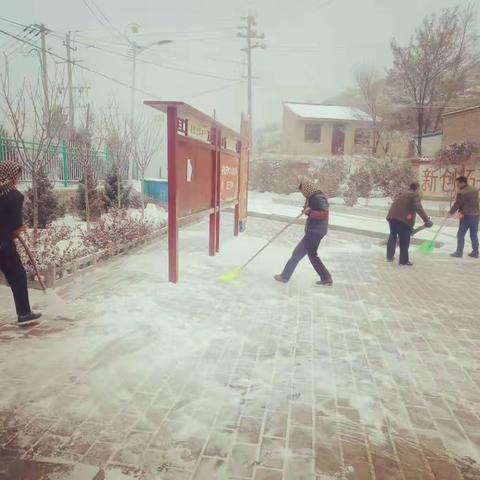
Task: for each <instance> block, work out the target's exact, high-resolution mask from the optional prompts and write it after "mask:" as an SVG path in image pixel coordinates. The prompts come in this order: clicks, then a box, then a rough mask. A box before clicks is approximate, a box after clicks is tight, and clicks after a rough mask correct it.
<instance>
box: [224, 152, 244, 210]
mask: <svg viewBox="0 0 480 480" xmlns="http://www.w3.org/2000/svg"><path fill="white" fill-rule="evenodd" d="M239 168H240V159H239V157H238V156H237V155H235V156H234V155H230V154H227V153H224V152H222V153H221V157H220V200H221V201H222V202H228V201H234V200H236V199H238V183H239V172H240V170H239Z"/></svg>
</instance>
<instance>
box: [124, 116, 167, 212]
mask: <svg viewBox="0 0 480 480" xmlns="http://www.w3.org/2000/svg"><path fill="white" fill-rule="evenodd" d="M160 120H161V119H160V117H158V118H157V121H156V122H154V121H148V120H146V119H145V118H141V119H140V120H138V121H137V122H136V123H135V125H134V131H133V139H132V141H133V148H132V156H133V161H134V162H135V165H136V166H137V168H138V170H139V172H140V181H141V192H142V218H143V216H144V212H145V198H144V196H145V195H144V194H145V188H144V183H145V182H144V180H145V172H146V170H147V168H148V166H149V165H150V163H151V161H152V159H153V157H154V156H155V154H157V153H158V152H159V150H160V148H161V146H162V145H163V140H164V139H163V128H162V124H161V122H160Z"/></svg>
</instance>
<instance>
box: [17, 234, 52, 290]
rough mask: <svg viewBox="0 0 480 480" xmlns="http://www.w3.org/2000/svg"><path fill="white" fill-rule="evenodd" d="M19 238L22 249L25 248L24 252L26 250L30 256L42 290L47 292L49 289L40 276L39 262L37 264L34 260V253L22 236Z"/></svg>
mask: <svg viewBox="0 0 480 480" xmlns="http://www.w3.org/2000/svg"><path fill="white" fill-rule="evenodd" d="M17 238H18V241H19V242H20V243H21V244H22V247H23V248H24V250H25V252H26V254H27V256H28V258H29V260H30V263H31V264H32V267H33V269H34V270H35V274H36V275H37V278H38V281H39V283H40V286H41V287H42V290H43V291H44V292H46V291H47V287H46V286H45V283H44V282H43V280H42V277H41V276H40V272H39V271H38V266H37V262H35V260H34V259H33V255H32V252H31V251H30V249H29V248H28V245H27V244H26V243H25V240H24V239H23V238H22V237H21V236H20V235H19V236H18V237H17Z"/></svg>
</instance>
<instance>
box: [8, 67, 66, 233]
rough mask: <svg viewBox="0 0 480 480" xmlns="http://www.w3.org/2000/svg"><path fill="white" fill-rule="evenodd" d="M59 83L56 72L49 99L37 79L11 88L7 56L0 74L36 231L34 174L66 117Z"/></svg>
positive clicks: (52, 147) (42, 165)
mask: <svg viewBox="0 0 480 480" xmlns="http://www.w3.org/2000/svg"><path fill="white" fill-rule="evenodd" d="M60 83H61V82H59V81H58V75H55V76H54V77H53V80H52V81H50V82H49V83H48V89H49V101H46V99H45V95H44V89H43V86H42V85H41V82H40V79H37V81H36V82H35V83H33V84H32V83H28V82H27V81H26V80H25V79H24V81H23V82H22V84H21V85H20V87H19V88H18V89H17V90H16V91H15V92H13V91H12V89H11V87H10V79H9V70H8V62H7V59H6V58H5V72H4V73H3V74H1V75H0V96H1V98H2V100H3V102H2V103H3V105H2V107H1V108H2V109H3V111H4V113H5V118H6V120H7V122H8V124H9V126H10V128H11V130H12V133H13V139H14V146H15V149H16V153H17V155H18V159H19V160H20V162H21V163H22V166H23V168H24V170H25V172H26V174H27V175H29V176H30V177H31V181H32V190H33V228H34V230H35V231H37V229H38V201H39V199H38V184H37V177H38V174H39V172H40V171H41V170H42V169H44V168H45V166H46V163H47V161H48V158H49V155H50V156H51V152H52V151H56V149H57V147H58V145H59V143H60V136H59V134H60V132H61V130H62V128H63V126H64V125H65V121H66V117H65V116H64V115H63V105H64V101H65V94H64V93H63V94H62V90H61V89H60V88H58V87H59V85H60Z"/></svg>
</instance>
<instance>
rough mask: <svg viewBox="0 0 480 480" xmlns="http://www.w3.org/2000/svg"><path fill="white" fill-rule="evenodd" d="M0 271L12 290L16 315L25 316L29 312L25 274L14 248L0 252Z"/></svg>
mask: <svg viewBox="0 0 480 480" xmlns="http://www.w3.org/2000/svg"><path fill="white" fill-rule="evenodd" d="M0 270H1V271H2V272H3V274H4V275H5V278H6V279H7V282H8V284H9V285H10V288H11V289H12V293H13V299H14V300H15V308H16V310H17V315H27V314H28V313H30V312H31V309H30V302H29V300H28V287H27V274H26V272H25V268H23V265H22V261H21V260H20V256H19V255H18V253H17V250H16V249H15V246H11V247H10V246H9V247H7V248H5V249H3V250H0Z"/></svg>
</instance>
